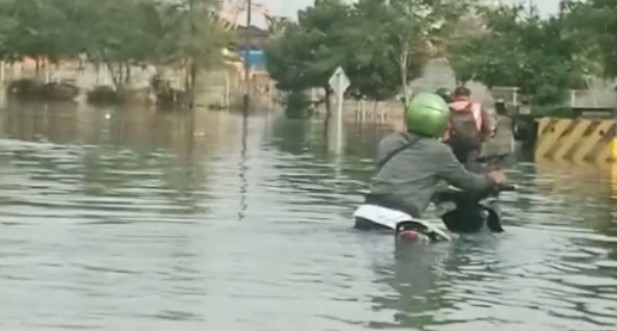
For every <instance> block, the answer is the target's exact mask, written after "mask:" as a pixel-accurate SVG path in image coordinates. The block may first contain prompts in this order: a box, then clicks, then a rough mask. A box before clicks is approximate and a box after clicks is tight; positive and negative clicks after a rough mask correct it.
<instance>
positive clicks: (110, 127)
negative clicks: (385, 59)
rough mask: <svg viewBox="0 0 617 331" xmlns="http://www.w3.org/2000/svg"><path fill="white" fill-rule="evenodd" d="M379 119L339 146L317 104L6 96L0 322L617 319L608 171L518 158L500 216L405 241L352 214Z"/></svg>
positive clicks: (188, 324) (409, 323)
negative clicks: (183, 108) (482, 224)
mask: <svg viewBox="0 0 617 331" xmlns="http://www.w3.org/2000/svg"><path fill="white" fill-rule="evenodd" d="M383 134H384V130H383V129H382V128H379V127H377V126H372V125H371V126H369V125H351V124H349V125H348V127H347V133H346V135H345V139H346V142H347V144H346V147H345V154H344V155H343V156H336V155H334V154H331V153H329V150H330V148H328V147H329V146H328V141H330V140H331V139H329V138H328V137H329V135H328V130H327V126H325V125H324V123H323V122H322V121H321V120H319V121H317V120H316V121H303V120H287V119H284V118H282V117H280V116H278V115H274V114H264V115H251V116H250V117H247V118H244V117H243V116H242V115H241V114H237V115H236V114H229V113H224V112H205V111H202V112H198V113H197V114H195V115H193V114H188V113H183V114H158V113H153V112H149V111H147V110H140V109H132V110H121V109H90V108H71V107H68V106H56V107H51V106H48V107H43V106H40V105H30V106H23V105H22V106H19V107H16V106H13V107H9V108H7V109H4V110H2V111H1V112H0V137H1V139H0V203H1V205H2V208H0V227H1V228H2V231H1V232H0V247H1V248H0V256H1V257H2V259H1V260H0V280H1V282H0V294H1V295H2V299H3V300H2V302H3V304H2V309H0V325H2V329H3V330H53V329H63V330H64V329H80V330H81V329H100V330H114V331H116V330H131V331H133V330H141V329H144V330H183V331H184V330H251V331H252V330H268V331H271V330H290V329H291V330H372V329H406V330H439V331H442V330H446V331H448V330H477V329H481V328H482V327H490V328H492V329H494V330H560V331H565V330H576V331H581V330H615V327H616V326H617V317H616V316H617V309H616V308H615V307H617V304H616V303H617V224H616V222H617V221H616V220H617V217H616V216H617V209H616V208H617V207H615V206H616V203H615V202H616V200H617V193H616V192H617V189H616V184H615V181H614V180H611V176H608V175H606V176H601V175H599V173H598V172H597V171H593V172H591V173H590V172H589V171H582V170H576V171H575V170H574V169H570V170H562V171H558V170H556V169H555V166H551V165H546V164H542V163H539V164H532V163H520V164H519V165H517V166H516V167H515V169H512V171H511V174H510V177H511V178H513V179H515V180H516V181H517V183H518V184H519V185H520V186H521V187H522V189H521V190H520V191H519V192H516V193H512V194H508V195H504V196H503V198H502V200H503V206H504V213H505V215H506V218H507V219H506V226H507V232H506V233H505V234H503V235H499V236H493V235H486V234H482V235H473V236H465V237H462V238H460V239H458V240H456V241H454V242H452V243H445V244H439V245H433V246H429V247H414V248H413V249H408V250H399V251H395V250H394V242H393V238H391V237H389V236H383V235H376V234H370V233H358V232H355V231H353V230H351V229H350V225H351V220H350V218H349V216H350V214H351V212H352V211H353V208H354V207H355V206H356V205H357V203H359V202H360V201H361V193H362V192H364V191H365V190H366V186H367V180H368V179H369V178H370V176H372V169H373V160H372V157H373V155H374V152H375V148H376V146H377V143H378V141H379V138H380V137H381V136H383ZM612 178H617V176H613V177H612Z"/></svg>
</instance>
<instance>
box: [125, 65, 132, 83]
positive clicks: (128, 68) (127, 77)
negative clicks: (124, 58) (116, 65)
mask: <svg viewBox="0 0 617 331" xmlns="http://www.w3.org/2000/svg"><path fill="white" fill-rule="evenodd" d="M125 69H126V75H125V77H124V83H125V84H127V85H128V84H129V83H130V82H131V64H130V63H126V64H125Z"/></svg>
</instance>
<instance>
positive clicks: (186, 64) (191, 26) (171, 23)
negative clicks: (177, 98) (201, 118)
mask: <svg viewBox="0 0 617 331" xmlns="http://www.w3.org/2000/svg"><path fill="white" fill-rule="evenodd" d="M218 9H219V1H217V0H180V1H177V2H175V3H172V2H169V3H163V2H161V4H160V5H159V15H160V25H161V30H162V33H161V34H160V35H159V36H158V38H160V42H159V44H158V46H157V49H156V52H155V53H156V54H157V62H158V63H160V64H174V65H177V66H179V67H180V68H181V69H183V71H184V72H186V76H185V90H186V91H187V93H188V95H189V96H190V99H191V104H192V103H193V100H194V98H195V86H196V84H197V78H198V74H199V73H200V72H201V71H202V70H204V69H210V68H212V67H214V66H216V65H219V64H221V63H222V62H223V53H222V49H223V47H225V46H227V44H228V43H229V41H230V40H231V36H230V34H229V33H227V32H226V31H225V30H224V29H223V27H222V26H221V25H220V24H219V23H218V22H217V21H216V20H215V18H214V15H215V13H216V12H217V11H218Z"/></svg>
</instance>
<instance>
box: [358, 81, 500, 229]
mask: <svg viewBox="0 0 617 331" xmlns="http://www.w3.org/2000/svg"><path fill="white" fill-rule="evenodd" d="M449 112H450V110H449V107H448V104H447V103H446V102H445V101H444V100H443V99H442V98H441V97H440V96H439V95H437V94H432V93H422V94H419V95H417V96H415V97H414V98H413V99H412V101H411V102H410V104H409V105H408V107H407V110H406V113H405V124H406V132H398V133H393V134H390V135H389V136H387V137H385V138H383V140H382V141H381V142H380V144H379V147H378V157H377V170H378V172H377V175H376V177H375V178H374V180H373V181H372V184H371V187H370V193H369V194H368V195H366V200H365V202H364V204H362V205H361V206H360V207H359V208H358V209H357V210H356V211H355V212H354V217H355V227H356V228H357V229H362V230H370V229H395V228H396V226H397V224H398V223H400V222H405V221H409V220H413V219H419V218H422V214H423V213H424V211H425V210H426V208H427V207H428V205H429V203H430V202H431V199H432V197H433V196H434V195H435V193H436V192H437V189H438V185H439V183H440V181H441V180H444V181H446V182H447V183H448V184H450V185H453V186H455V187H458V188H460V189H462V190H464V191H470V192H473V193H483V192H485V191H488V190H490V189H492V188H494V187H496V186H497V185H499V184H502V183H505V182H506V177H505V175H504V174H503V173H502V172H491V173H488V174H474V173H472V172H470V171H468V170H466V169H465V167H464V166H463V164H461V162H459V161H458V160H457V158H456V157H455V155H454V154H453V152H452V150H451V148H450V147H448V146H447V145H445V144H443V143H442V142H441V141H440V138H441V137H442V136H443V134H444V131H445V129H446V126H447V123H448V119H449Z"/></svg>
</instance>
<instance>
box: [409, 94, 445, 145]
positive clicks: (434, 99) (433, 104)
mask: <svg viewBox="0 0 617 331" xmlns="http://www.w3.org/2000/svg"><path fill="white" fill-rule="evenodd" d="M449 112H450V109H449V107H448V104H447V103H446V102H445V101H444V100H443V99H442V98H441V97H440V96H439V95H437V94H433V93H421V94H418V95H417V96H416V97H414V98H413V99H412V100H411V102H410V103H409V105H408V106H407V112H406V113H405V122H406V124H407V130H408V131H410V132H414V133H418V134H421V135H425V136H430V137H434V138H437V137H440V136H441V135H443V133H444V131H445V129H446V125H447V123H448V117H449Z"/></svg>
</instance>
